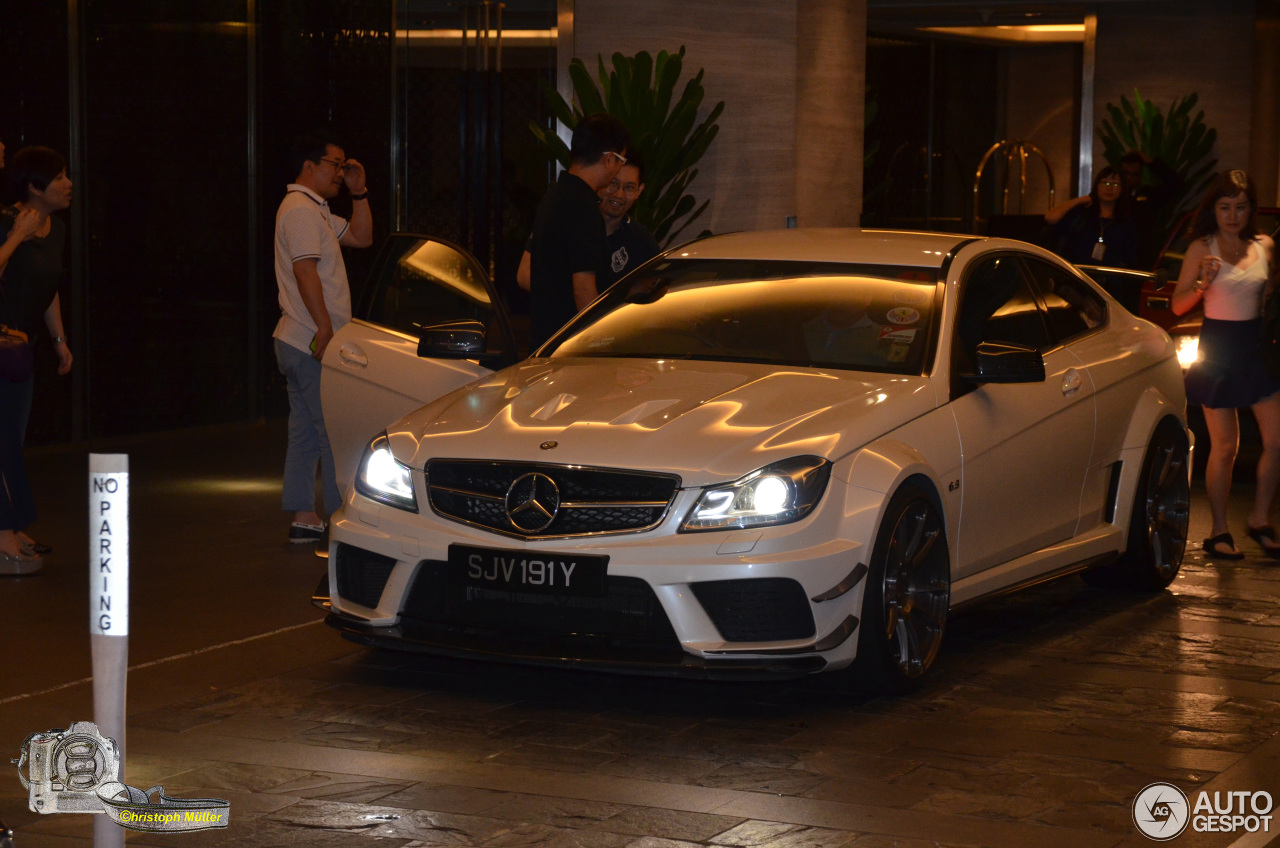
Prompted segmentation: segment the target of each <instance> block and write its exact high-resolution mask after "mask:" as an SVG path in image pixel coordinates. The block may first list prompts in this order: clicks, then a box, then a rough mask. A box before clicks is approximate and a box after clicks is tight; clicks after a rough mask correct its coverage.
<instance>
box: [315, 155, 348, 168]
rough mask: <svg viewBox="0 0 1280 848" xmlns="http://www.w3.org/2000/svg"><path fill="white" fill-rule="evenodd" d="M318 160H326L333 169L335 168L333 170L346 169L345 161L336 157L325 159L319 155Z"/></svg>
mask: <svg viewBox="0 0 1280 848" xmlns="http://www.w3.org/2000/svg"><path fill="white" fill-rule="evenodd" d="M320 161H321V162H328V163H329V164H330V165H332V166H333V170H335V171H345V170H347V163H346V162H340V161H338V160H337V159H325V158H323V157H321V159H320Z"/></svg>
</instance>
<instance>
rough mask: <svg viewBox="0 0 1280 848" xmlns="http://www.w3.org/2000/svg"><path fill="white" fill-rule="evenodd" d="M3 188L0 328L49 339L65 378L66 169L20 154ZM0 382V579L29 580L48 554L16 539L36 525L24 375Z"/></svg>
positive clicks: (24, 538) (43, 152) (53, 158)
mask: <svg viewBox="0 0 1280 848" xmlns="http://www.w3.org/2000/svg"><path fill="white" fill-rule="evenodd" d="M5 182H6V184H7V187H8V189H9V193H10V197H11V199H13V200H15V201H16V203H14V205H13V206H12V207H11V208H10V209H9V210H7V211H8V214H7V215H5V216H3V217H0V238H3V239H4V241H3V243H2V244H3V247H0V324H3V325H5V326H6V327H7V328H8V331H10V332H8V333H7V334H6V335H8V336H9V337H10V338H13V333H12V331H15V330H16V331H17V332H18V333H21V334H22V335H25V337H26V339H27V340H28V342H31V341H34V340H35V338H36V334H37V333H38V332H39V331H40V329H41V327H42V326H43V328H44V329H46V330H47V331H48V333H49V335H50V336H51V337H52V339H53V346H54V351H55V352H56V353H57V356H58V373H59V374H66V373H67V372H69V371H70V370H71V363H72V356H71V350H70V349H69V348H68V347H67V342H66V333H65V332H64V331H63V328H62V306H61V303H60V301H59V299H58V285H59V283H61V282H62V275H63V261H62V255H63V248H64V246H65V244H66V227H65V226H64V225H63V223H62V221H61V220H60V219H59V218H57V217H56V216H54V215H53V213H54V212H58V211H61V210H63V209H66V208H67V207H68V206H70V205H71V180H70V179H69V178H68V177H67V166H66V162H65V161H64V160H63V158H62V157H61V156H60V155H58V154H57V153H56V152H55V151H53V150H50V149H49V148H47V147H28V148H25V149H23V150H20V151H18V153H17V154H16V155H14V157H13V158H12V160H11V161H10V163H9V167H8V169H7V171H6V173H5ZM9 347H11V348H12V347H13V345H10V346H9ZM28 355H29V351H28ZM10 359H11V360H12V354H10ZM7 376H8V377H9V378H10V379H4V378H0V483H3V486H0V574H30V573H32V572H34V571H37V570H39V568H40V567H41V565H43V562H44V560H43V555H44V554H45V553H47V552H48V551H49V548H47V547H46V546H44V545H41V544H39V543H38V542H36V541H35V540H34V539H32V538H31V537H30V536H28V535H26V533H25V532H24V531H25V530H26V528H27V527H29V526H31V524H32V523H34V522H35V519H36V508H35V501H34V499H33V497H32V494H31V487H30V484H29V483H28V481H27V473H26V466H25V464H24V462H23V458H22V443H23V441H24V440H25V438H26V430H27V418H28V417H29V415H30V411H31V396H32V376H31V375H30V374H29V373H27V374H25V378H24V379H23V377H24V374H23V373H22V371H21V368H20V367H19V368H18V369H17V370H16V371H13V372H11V373H9V374H8V375H7ZM13 378H19V379H13Z"/></svg>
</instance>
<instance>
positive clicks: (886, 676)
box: [855, 483, 951, 693]
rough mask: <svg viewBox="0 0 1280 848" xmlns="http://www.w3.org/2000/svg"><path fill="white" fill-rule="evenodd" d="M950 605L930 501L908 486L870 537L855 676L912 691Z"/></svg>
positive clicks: (937, 520)
mask: <svg viewBox="0 0 1280 848" xmlns="http://www.w3.org/2000/svg"><path fill="white" fill-rule="evenodd" d="M950 604H951V557H950V555H949V553H948V550H947V534H946V524H945V522H944V521H943V519H942V513H941V511H940V510H939V508H938V507H937V505H936V503H935V501H934V499H933V498H932V497H931V496H930V494H929V493H928V492H927V491H926V490H924V489H923V488H921V487H920V486H917V485H913V484H910V483H908V484H907V485H904V486H903V487H902V488H900V489H899V490H898V491H897V492H896V493H895V494H894V496H893V498H892V499H890V501H889V508H888V509H887V510H885V516H884V520H883V522H881V525H880V530H879V532H878V533H877V534H876V543H875V548H874V549H873V551H872V556H871V571H870V574H868V580H867V588H866V591H865V593H864V595H863V601H862V625H861V627H860V628H859V631H858V661H857V663H856V665H855V669H857V670H858V671H859V672H861V673H862V674H864V675H865V676H866V677H867V678H868V679H869V682H870V683H871V684H872V685H873V686H875V688H877V689H879V690H881V691H888V692H893V693H899V692H906V691H909V690H911V689H913V688H914V687H915V686H916V685H917V684H918V683H919V680H920V678H921V677H922V676H923V675H924V674H925V673H926V672H927V671H928V670H929V668H930V667H931V666H932V665H933V661H934V659H935V658H936V657H937V655H938V649H939V648H940V647H941V645H942V634H943V631H944V630H945V629H946V622H947V610H948V609H949V607H950Z"/></svg>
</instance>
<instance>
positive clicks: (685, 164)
mask: <svg viewBox="0 0 1280 848" xmlns="http://www.w3.org/2000/svg"><path fill="white" fill-rule="evenodd" d="M684 58H685V47H684V46H683V45H682V46H681V47H680V49H679V50H678V51H676V52H674V53H672V52H668V51H666V50H660V51H658V53H657V55H656V57H655V56H653V55H651V54H649V53H647V52H640V53H637V54H636V55H635V56H626V55H624V54H621V53H615V54H614V55H613V56H612V57H610V61H611V64H612V69H610V68H609V67H607V66H606V65H605V58H604V56H597V57H596V73H595V76H594V78H593V77H592V75H591V74H590V73H589V72H588V71H587V66H586V64H585V63H584V62H583V61H582V60H580V59H574V60H573V61H572V62H570V64H569V78H570V82H571V83H572V85H573V92H574V100H575V101H576V103H573V104H570V103H566V102H565V101H564V98H562V97H561V96H560V95H559V93H558V92H556V91H555V90H554V89H553V88H552V87H551V86H549V85H546V84H545V83H543V84H542V85H540V86H539V87H540V89H541V91H542V95H543V98H544V99H545V100H546V102H547V104H548V107H549V109H550V111H551V113H552V114H553V115H555V117H556V118H557V119H558V120H559V121H561V122H562V123H563V124H564V125H565V126H568V127H570V128H572V127H574V126H577V122H578V121H579V120H581V118H582V116H584V115H590V114H594V113H596V112H608V113H609V114H612V115H614V116H616V117H617V118H619V119H620V120H622V122H623V123H624V124H626V126H627V129H628V130H629V131H630V133H631V149H634V150H636V151H638V152H639V153H640V154H641V155H642V156H643V157H644V159H645V164H646V169H645V191H644V194H642V195H641V196H640V198H639V199H638V200H637V201H636V204H635V206H634V207H632V211H631V215H632V217H633V218H634V219H635V220H637V221H639V222H640V223H641V224H643V225H645V226H646V227H647V228H648V229H649V230H650V232H652V233H653V234H654V237H655V238H656V239H658V241H659V243H660V244H665V243H667V242H668V240H669V239H671V238H674V237H675V234H677V233H679V232H680V231H681V230H683V229H684V228H685V227H687V226H688V225H689V223H690V222H691V221H692V220H693V219H694V218H696V217H697V216H698V215H701V214H702V212H703V211H704V210H705V209H706V207H707V204H708V202H709V201H704V202H703V203H702V205H701V206H698V201H697V199H696V198H695V197H694V196H693V194H692V193H689V192H688V191H687V189H688V187H689V186H690V184H691V183H692V182H693V179H694V177H696V176H697V174H698V171H697V169H696V168H695V167H694V166H695V165H696V164H697V162H698V160H699V159H701V158H702V156H703V155H705V154H706V152H707V149H708V148H709V147H710V145H711V143H712V142H713V141H715V138H716V136H717V135H718V133H719V129H720V128H719V126H718V125H717V124H716V121H717V120H718V119H719V117H720V115H721V114H722V113H723V111H724V102H723V101H721V102H719V103H717V104H716V105H715V106H713V107H712V108H711V109H710V110H709V111H705V112H704V110H703V109H702V101H703V98H704V97H705V90H704V88H703V85H702V79H703V74H704V71H702V70H701V69H699V70H698V72H697V73H696V74H695V75H694V76H693V78H692V79H690V80H688V81H687V82H686V83H685V85H684V87H683V89H679V88H678V86H679V82H680V77H681V74H682V71H683V65H684ZM677 91H680V95H679V96H678V97H677V96H676V92H677ZM529 129H530V131H531V132H532V133H533V134H534V136H535V137H536V138H538V139H539V141H540V142H541V143H542V145H543V147H544V148H545V149H546V151H547V153H548V155H549V156H551V157H553V158H556V159H558V160H559V161H561V162H562V163H563V164H565V166H566V167H567V166H568V161H569V160H568V156H569V151H568V147H567V146H566V145H565V143H564V141H563V140H562V139H560V137H559V136H558V135H556V133H555V132H554V131H552V130H548V129H547V128H545V127H540V126H537V125H536V123H531V124H530V126H529Z"/></svg>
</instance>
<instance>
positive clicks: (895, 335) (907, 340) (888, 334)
mask: <svg viewBox="0 0 1280 848" xmlns="http://www.w3.org/2000/svg"><path fill="white" fill-rule="evenodd" d="M917 332H919V331H918V330H916V329H915V328H914V327H911V328H907V329H904V328H902V327H881V328H880V341H882V342H887V343H890V344H893V345H899V344H902V345H910V344H911V342H912V341H914V340H915V337H916V333H917Z"/></svg>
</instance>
